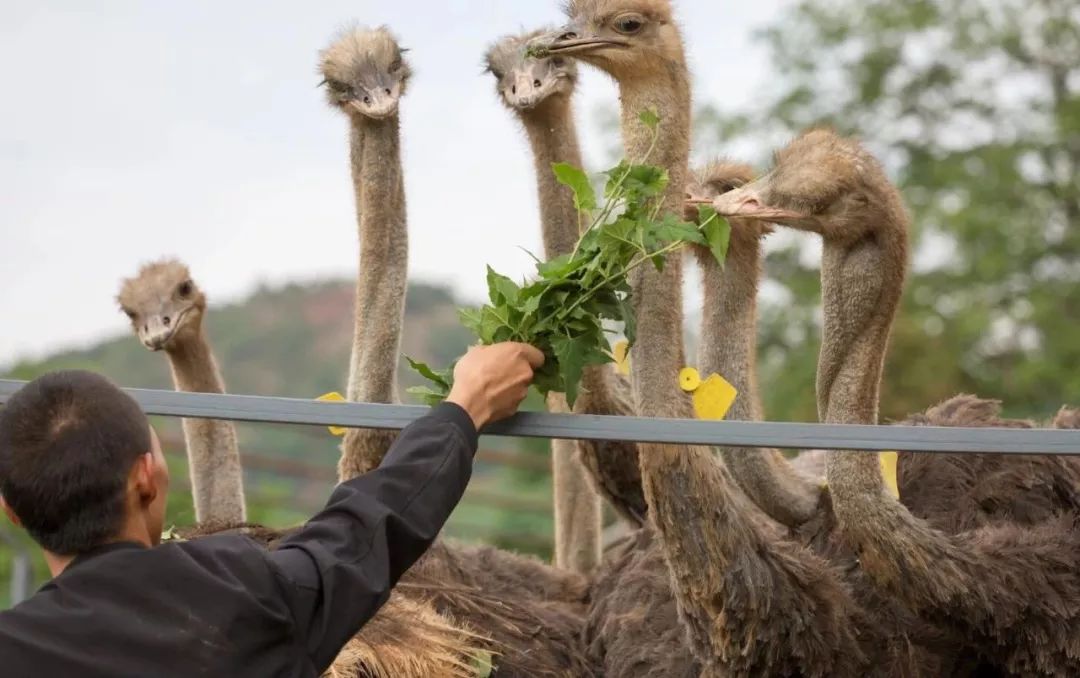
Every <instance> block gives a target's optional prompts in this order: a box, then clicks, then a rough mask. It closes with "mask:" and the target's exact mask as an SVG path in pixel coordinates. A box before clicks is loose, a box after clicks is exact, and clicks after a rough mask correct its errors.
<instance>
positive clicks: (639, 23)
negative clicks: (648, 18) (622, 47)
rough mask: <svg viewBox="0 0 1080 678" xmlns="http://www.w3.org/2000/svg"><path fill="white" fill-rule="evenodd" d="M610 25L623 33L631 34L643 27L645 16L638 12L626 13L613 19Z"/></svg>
mask: <svg viewBox="0 0 1080 678" xmlns="http://www.w3.org/2000/svg"><path fill="white" fill-rule="evenodd" d="M612 25H613V26H614V27H615V30H617V31H618V32H620V33H623V34H624V35H633V34H635V33H638V32H639V31H641V29H642V28H644V27H645V17H643V16H641V15H640V14H626V15H623V16H621V17H618V18H617V19H615V21H613V22H612Z"/></svg>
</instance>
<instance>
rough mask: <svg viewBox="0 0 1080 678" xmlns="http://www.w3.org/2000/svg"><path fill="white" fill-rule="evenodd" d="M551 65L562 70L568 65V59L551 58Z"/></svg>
mask: <svg viewBox="0 0 1080 678" xmlns="http://www.w3.org/2000/svg"><path fill="white" fill-rule="evenodd" d="M551 65H552V66H555V67H556V68H562V67H563V66H565V65H566V59H564V58H562V57H552V58H551Z"/></svg>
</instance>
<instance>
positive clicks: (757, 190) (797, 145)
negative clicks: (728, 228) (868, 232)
mask: <svg viewBox="0 0 1080 678" xmlns="http://www.w3.org/2000/svg"><path fill="white" fill-rule="evenodd" d="M898 205H899V196H898V195H897V194H896V189H895V188H893V187H892V185H891V184H890V183H889V180H888V178H887V177H886V176H885V172H884V170H883V169H882V168H881V165H880V164H879V163H878V161H877V160H876V159H875V158H874V157H873V156H871V155H870V154H869V153H868V152H867V151H866V150H865V149H864V148H863V147H862V146H861V145H860V144H859V143H858V142H856V141H854V140H852V139H845V138H842V137H840V136H838V135H837V134H836V133H835V132H833V131H831V130H827V129H813V130H810V131H808V132H805V133H803V134H801V135H800V136H798V137H797V138H796V139H795V140H794V141H792V142H791V143H790V144H788V145H787V146H786V147H785V148H783V149H781V150H780V151H778V152H777V153H776V157H775V161H774V166H773V169H772V170H771V171H770V172H769V173H768V174H766V175H765V176H763V177H761V178H760V179H758V180H757V181H754V182H751V183H749V184H747V185H745V186H742V187H740V188H737V189H735V190H733V191H729V192H727V193H724V194H723V195H720V196H718V197H717V198H716V199H715V200H714V201H713V207H715V208H716V211H717V212H719V213H720V214H721V215H723V216H732V217H744V218H747V219H758V220H764V221H771V222H773V223H777V224H783V225H786V226H792V227H794V228H799V229H803V230H812V231H818V232H822V231H825V230H826V227H827V228H828V230H830V231H834V232H835V231H849V232H859V230H860V227H861V225H862V224H866V223H869V222H877V223H882V222H886V221H895V220H896V219H897V218H898V217H897V212H896V211H895V210H896V209H897V208H898Z"/></svg>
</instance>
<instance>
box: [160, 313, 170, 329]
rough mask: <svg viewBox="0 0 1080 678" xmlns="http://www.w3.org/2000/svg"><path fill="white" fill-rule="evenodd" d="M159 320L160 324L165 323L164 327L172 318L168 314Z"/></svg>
mask: <svg viewBox="0 0 1080 678" xmlns="http://www.w3.org/2000/svg"><path fill="white" fill-rule="evenodd" d="M161 322H162V324H164V325H165V327H168V326H169V323H171V322H172V318H170V317H169V316H165V317H164V318H162V319H161Z"/></svg>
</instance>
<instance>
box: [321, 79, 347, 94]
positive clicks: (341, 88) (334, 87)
mask: <svg viewBox="0 0 1080 678" xmlns="http://www.w3.org/2000/svg"><path fill="white" fill-rule="evenodd" d="M326 86H327V87H329V88H330V91H331V92H334V93H336V94H348V93H349V91H351V90H352V88H351V87H349V86H348V85H346V84H345V83H343V82H338V81H337V80H327V81H326Z"/></svg>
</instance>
